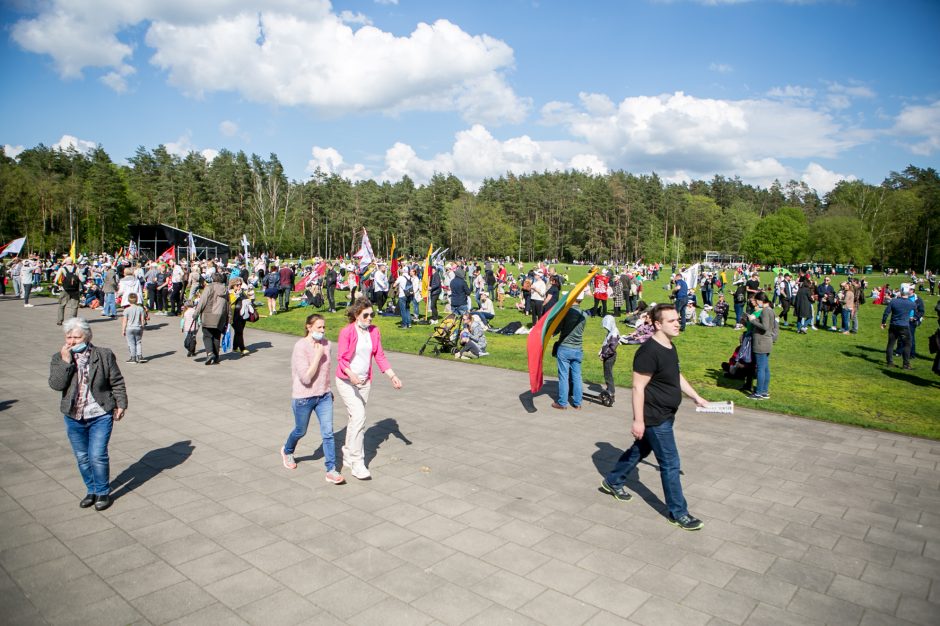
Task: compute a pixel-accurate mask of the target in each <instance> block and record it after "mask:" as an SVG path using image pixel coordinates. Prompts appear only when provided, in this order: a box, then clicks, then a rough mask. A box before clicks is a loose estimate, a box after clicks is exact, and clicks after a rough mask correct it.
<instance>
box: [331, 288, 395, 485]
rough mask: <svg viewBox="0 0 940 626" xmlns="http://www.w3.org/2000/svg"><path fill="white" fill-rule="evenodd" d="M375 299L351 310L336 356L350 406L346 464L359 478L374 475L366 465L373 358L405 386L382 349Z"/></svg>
mask: <svg viewBox="0 0 940 626" xmlns="http://www.w3.org/2000/svg"><path fill="white" fill-rule="evenodd" d="M373 315H374V313H373V309H372V302H370V301H369V299H368V298H364V297H361V296H360V297H359V298H356V299H355V301H354V302H353V303H352V306H350V307H349V308H348V309H346V318H347V319H348V320H349V324H348V325H347V326H346V327H344V328H343V330H341V331H339V340H338V341H337V355H336V391H337V393H339V397H340V398H341V399H342V400H343V404H345V405H346V415H347V418H348V421H347V424H346V443H345V445H344V446H343V465H346V466H349V467H350V468H351V472H352V475H353V476H355V477H356V478H358V479H359V480H367V479H369V478H371V477H372V474H370V473H369V470H368V469H367V468H366V463H365V455H364V452H363V438H364V436H365V423H366V403H367V402H368V401H369V389H370V388H371V386H372V359H375V362H376V364H377V365H378V366H379V369H380V370H381V371H382V373H383V374H385V375H386V376H388V377H389V378H390V379H391V381H392V386H393V387H394V388H395V389H401V380H399V378H398V376H396V375H395V372H393V371H392V366H391V364H389V362H388V359H386V358H385V352H384V351H383V350H382V335H381V334H380V333H379V329H378V327H377V326H374V325H373V324H372V318H373Z"/></svg>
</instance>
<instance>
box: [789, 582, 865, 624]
mask: <svg viewBox="0 0 940 626" xmlns="http://www.w3.org/2000/svg"><path fill="white" fill-rule="evenodd" d="M787 609H788V610H789V611H791V612H793V613H798V614H799V615H803V616H805V617H808V618H810V619H813V620H816V621H818V622H822V623H825V624H833V625H840V624H858V623H859V621H860V620H861V619H862V613H863V609H862V607H860V606H857V605H855V604H852V603H851V602H846V601H845V600H840V599H838V598H833V597H830V596H825V595H823V594H821V593H816V592H815V591H809V590H808V589H798V590H797V592H796V595H794V596H793V600H792V601H791V602H790V604H789V606H787Z"/></svg>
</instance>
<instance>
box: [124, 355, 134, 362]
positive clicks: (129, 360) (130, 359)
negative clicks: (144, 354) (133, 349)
mask: <svg viewBox="0 0 940 626" xmlns="http://www.w3.org/2000/svg"><path fill="white" fill-rule="evenodd" d="M124 362H125V363H136V362H137V357H133V356H132V357H131V358H129V359H127V360H126V361H124Z"/></svg>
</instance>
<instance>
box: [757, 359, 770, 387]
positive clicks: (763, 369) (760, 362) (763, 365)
mask: <svg viewBox="0 0 940 626" xmlns="http://www.w3.org/2000/svg"><path fill="white" fill-rule="evenodd" d="M754 361H755V364H756V365H757V389H755V390H754V393H755V394H761V395H766V394H768V393H770V354H764V353H761V352H755V353H754Z"/></svg>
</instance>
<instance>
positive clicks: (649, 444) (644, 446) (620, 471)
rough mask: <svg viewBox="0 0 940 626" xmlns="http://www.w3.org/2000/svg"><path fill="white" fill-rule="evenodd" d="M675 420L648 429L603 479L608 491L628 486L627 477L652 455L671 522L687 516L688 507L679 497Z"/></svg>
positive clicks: (680, 484)
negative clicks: (609, 488)
mask: <svg viewBox="0 0 940 626" xmlns="http://www.w3.org/2000/svg"><path fill="white" fill-rule="evenodd" d="M674 423H675V419H673V418H670V419H667V420H666V421H665V422H663V423H662V424H660V425H659V426H647V427H646V430H645V431H644V434H643V438H642V439H637V440H636V441H634V442H633V445H632V446H631V447H630V448H629V449H627V450H626V451H624V453H623V454H621V455H620V458H619V459H618V460H617V463H616V464H615V465H614V468H613V469H612V470H611V471H610V473H609V474H607V476H606V480H607V484H609V485H610V486H611V487H615V488H616V487H621V486H623V485H624V484H625V483H626V482H627V476H629V475H630V473H631V472H632V471H633V470H634V468H635V467H636V466H637V464H638V463H639V462H640V461H642V460H643V459H645V458H646V457H647V456H649V453H650V452H652V453H653V454H654V455H656V461H657V462H658V463H659V474H660V478H661V479H662V481H663V494H664V495H665V497H666V508H667V509H669V515H671V516H672V518H673V519H678V518H680V517H682V516H683V515H688V513H689V505H688V504H687V503H686V501H685V496H683V495H682V483H681V482H680V480H679V469H680V468H679V449H678V448H677V447H676V437H675V434H674V433H673V425H674Z"/></svg>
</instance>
